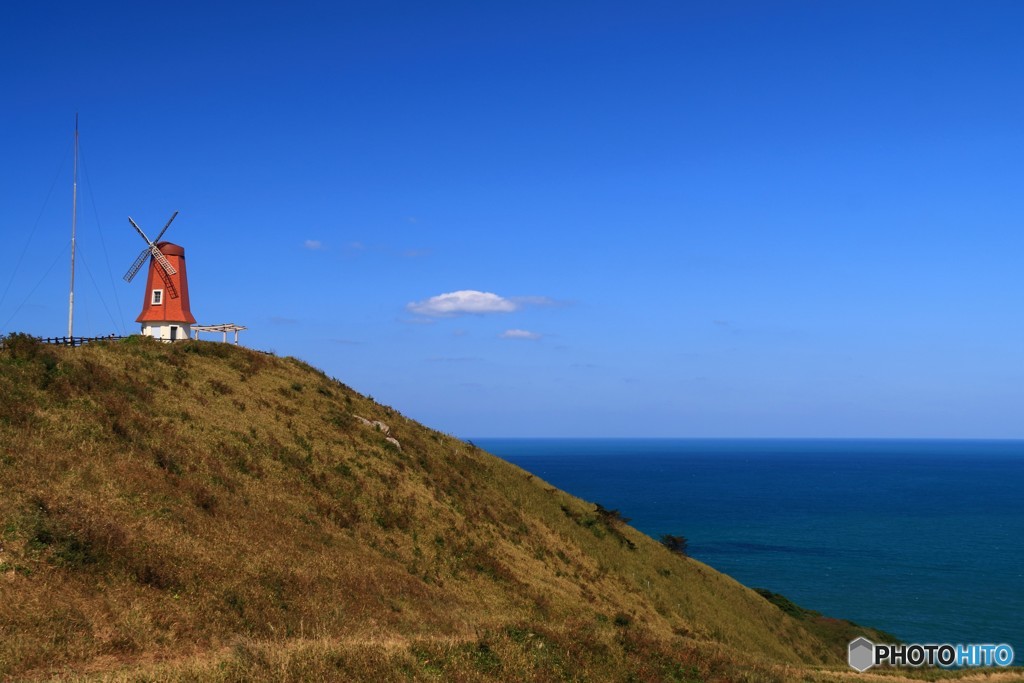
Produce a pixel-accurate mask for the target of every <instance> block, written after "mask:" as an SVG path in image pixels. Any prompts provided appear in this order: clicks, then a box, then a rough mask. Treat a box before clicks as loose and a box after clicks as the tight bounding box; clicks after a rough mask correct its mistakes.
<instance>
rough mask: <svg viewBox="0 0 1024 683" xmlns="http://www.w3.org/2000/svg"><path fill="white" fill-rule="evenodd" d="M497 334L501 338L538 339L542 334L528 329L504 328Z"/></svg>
mask: <svg viewBox="0 0 1024 683" xmlns="http://www.w3.org/2000/svg"><path fill="white" fill-rule="evenodd" d="M499 336H500V337H501V338H502V339H540V338H541V336H542V335H540V334H538V333H537V332H530V331H529V330H505V331H504V332H502V333H501V334H500V335H499Z"/></svg>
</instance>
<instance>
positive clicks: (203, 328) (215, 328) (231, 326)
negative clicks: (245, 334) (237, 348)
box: [192, 323, 249, 345]
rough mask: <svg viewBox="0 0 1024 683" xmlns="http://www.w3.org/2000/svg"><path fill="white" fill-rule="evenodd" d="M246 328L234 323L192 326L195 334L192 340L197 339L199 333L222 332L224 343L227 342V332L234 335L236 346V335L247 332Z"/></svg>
mask: <svg viewBox="0 0 1024 683" xmlns="http://www.w3.org/2000/svg"><path fill="white" fill-rule="evenodd" d="M247 329H249V328H248V327H245V326H244V325H236V324H235V323H221V324H220V325H193V326H192V332H194V333H195V335H194V338H195V339H196V340H198V339H199V333H200V332H223V333H224V343H227V341H228V332H234V333H235V344H236V345H237V344H238V333H239V332H241V331H242V330H247Z"/></svg>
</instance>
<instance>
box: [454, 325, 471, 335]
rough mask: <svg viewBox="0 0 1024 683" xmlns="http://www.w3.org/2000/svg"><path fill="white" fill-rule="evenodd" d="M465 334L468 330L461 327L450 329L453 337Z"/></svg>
mask: <svg viewBox="0 0 1024 683" xmlns="http://www.w3.org/2000/svg"><path fill="white" fill-rule="evenodd" d="M467 334H469V332H467V331H466V330H464V329H462V328H461V327H460V328H459V329H457V330H452V336H453V337H465V336H466V335H467Z"/></svg>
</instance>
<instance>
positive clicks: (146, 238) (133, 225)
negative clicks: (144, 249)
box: [128, 216, 153, 244]
mask: <svg viewBox="0 0 1024 683" xmlns="http://www.w3.org/2000/svg"><path fill="white" fill-rule="evenodd" d="M128 222H129V223H131V224H132V227H133V228H135V232H137V233H139V234H140V235H142V239H144V240H146V244H153V243H152V242H150V241H149V238H148V237H146V233H144V232H142V228H140V227H139V224H138V223H136V222H135V221H133V220H132V217H131V216H128Z"/></svg>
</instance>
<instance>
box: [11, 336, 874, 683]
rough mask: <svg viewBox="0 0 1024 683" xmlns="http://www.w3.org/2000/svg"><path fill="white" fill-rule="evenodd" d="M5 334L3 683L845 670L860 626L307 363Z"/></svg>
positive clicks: (732, 676) (719, 676)
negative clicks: (838, 627)
mask: <svg viewBox="0 0 1024 683" xmlns="http://www.w3.org/2000/svg"><path fill="white" fill-rule="evenodd" d="M7 342H8V343H7V345H6V347H7V348H6V349H5V350H3V351H0V391H2V392H3V395H2V400H0V487H2V490H3V493H4V495H3V496H2V498H0V534H2V535H0V679H5V680H23V679H38V678H58V679H62V680H79V679H83V680H85V679H87V680H93V679H96V680H117V681H121V680H169V681H176V680H196V679H202V680H222V681H236V680H237V681H242V680H256V681H259V680H341V679H353V680H466V681H472V680H534V681H555V680H580V681H582V680H594V681H604V680H638V681H646V680H669V681H671V680H675V681H714V680H721V681H788V680H801V679H804V680H832V679H829V678H817V676H831V675H833V674H834V675H836V676H840V675H842V674H843V673H844V671H843V662H844V658H845V642H846V640H842V639H844V638H847V635H848V634H849V633H852V632H854V630H850V631H847V630H845V627H844V630H842V632H841V633H839V632H836V633H832V632H830V631H827V630H825V631H823V630H821V629H816V628H815V627H814V624H813V623H812V622H810V621H808V620H802V619H798V618H793V617H791V616H789V615H787V614H785V613H784V612H783V611H782V610H780V609H779V608H778V607H776V606H775V605H773V604H771V603H769V602H768V601H767V600H765V599H764V598H762V597H761V596H759V595H758V594H756V593H755V592H753V591H751V590H748V589H746V588H744V587H743V586H740V585H739V584H738V583H736V582H735V581H733V580H731V579H729V578H728V577H725V576H723V575H721V574H718V573H717V572H715V571H713V570H711V569H710V568H708V567H706V566H704V565H702V564H700V563H699V562H696V561H693V560H690V559H687V558H684V557H680V556H679V555H676V554H673V553H671V552H669V551H668V550H666V549H665V548H663V547H662V546H661V545H660V544H659V543H657V542H656V541H654V540H652V539H650V538H647V537H646V536H644V535H642V534H640V533H639V532H637V531H636V530H634V529H632V528H631V527H628V526H626V525H625V524H623V523H622V522H621V520H619V519H617V518H616V517H615V516H614V515H609V514H607V511H604V512H602V510H600V509H598V508H595V506H594V505H592V504H589V503H586V502H584V501H581V500H579V499H576V498H574V497H572V496H570V495H568V494H566V493H563V492H561V491H558V490H555V489H554V488H552V487H550V486H549V485H547V484H546V483H545V482H543V481H540V480H539V479H537V478H535V477H532V476H531V475H529V474H527V473H526V472H524V471H523V470H521V469H519V468H517V467H514V466H512V465H510V464H508V463H505V462H503V461H501V460H499V459H497V458H494V457H493V456H491V455H489V454H487V453H484V452H482V451H480V450H478V449H476V448H474V447H472V446H470V445H468V444H466V443H464V442H462V441H459V440H457V439H454V438H452V437H449V436H447V435H444V434H440V433H438V432H435V431H432V430H430V429H427V428H425V427H423V426H421V425H419V424H416V423H414V422H412V421H410V420H408V419H406V418H405V417H403V416H402V415H400V414H398V413H397V412H395V411H394V410H392V409H390V408H388V407H386V406H382V405H379V404H377V403H375V402H373V401H372V400H371V399H368V398H365V397H363V396H360V395H358V394H356V393H355V392H353V391H352V390H350V389H349V388H347V387H345V386H344V385H342V384H340V383H339V382H337V381H335V380H332V379H330V378H328V377H326V376H325V375H324V374H323V373H320V372H318V371H316V370H315V369H313V368H311V367H309V366H307V365H305V364H304V363H301V362H299V361H296V360H294V359H290V358H284V359H282V358H276V357H272V356H268V355H265V354H260V353H256V352H252V351H248V350H246V349H242V348H235V347H231V346H228V345H224V344H218V343H209V342H187V343H182V344H175V345H166V344H160V343H157V342H153V341H151V340H147V339H142V338H130V339H128V340H126V341H124V342H118V343H109V344H106V343H103V344H93V345H89V346H87V347H83V348H79V349H65V348H57V347H45V346H41V345H39V344H35V343H33V342H32V341H31V340H28V339H25V338H20V337H15V338H8V340H7ZM357 415H358V416H360V417H363V418H366V419H368V420H371V421H374V420H379V421H381V422H383V423H385V424H387V425H388V426H389V427H390V435H391V436H393V437H395V438H397V439H398V440H399V441H400V443H401V448H400V449H398V448H396V447H395V446H393V445H392V444H390V443H388V442H387V441H385V437H386V435H385V434H384V433H383V432H381V431H379V430H377V429H374V428H370V427H367V426H366V425H365V424H364V423H363V422H362V421H360V420H358V419H356V417H355V416H357ZM868 634H869V637H872V636H875V637H877V634H875V633H874V632H868ZM808 665H819V666H825V667H826V668H825V669H811V668H808Z"/></svg>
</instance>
